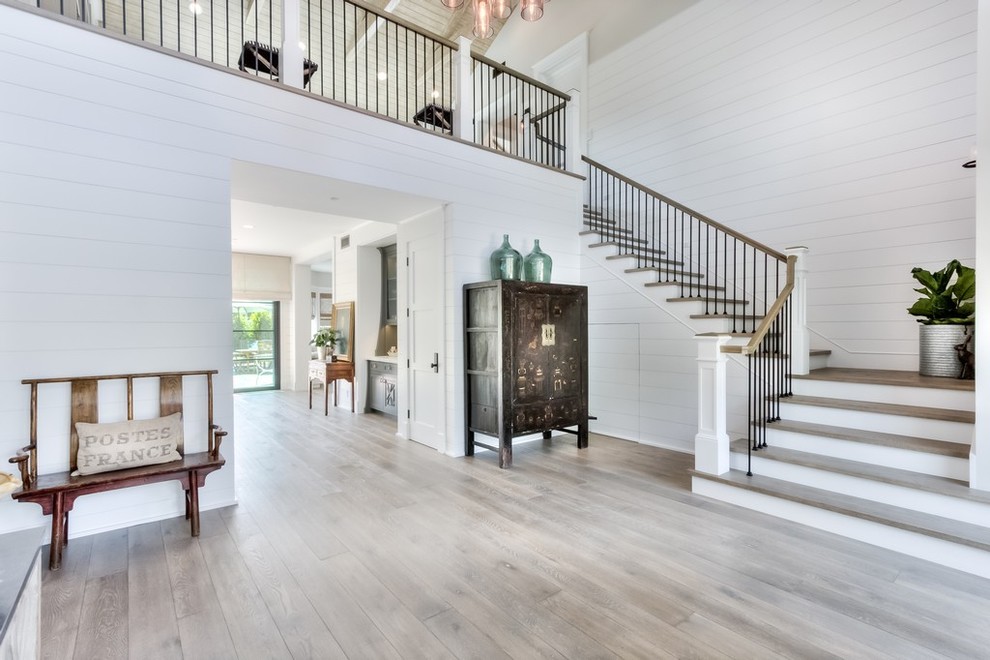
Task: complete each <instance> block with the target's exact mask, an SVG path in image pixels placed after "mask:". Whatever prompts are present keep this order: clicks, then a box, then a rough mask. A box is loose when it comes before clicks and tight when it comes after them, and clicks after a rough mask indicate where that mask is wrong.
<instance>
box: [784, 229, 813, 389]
mask: <svg viewBox="0 0 990 660" xmlns="http://www.w3.org/2000/svg"><path fill="white" fill-rule="evenodd" d="M784 254H786V255H787V256H791V255H794V256H796V257H797V262H796V263H795V264H794V290H793V291H791V373H792V374H794V375H796V376H804V375H807V373H808V372H809V371H810V370H811V355H810V353H811V336H810V335H809V333H808V248H806V247H804V246H803V245H800V246H797V247H790V248H787V249H786V250H784Z"/></svg>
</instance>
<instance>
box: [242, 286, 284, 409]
mask: <svg viewBox="0 0 990 660" xmlns="http://www.w3.org/2000/svg"><path fill="white" fill-rule="evenodd" d="M231 314H232V315H231V321H232V324H233V342H232V343H233V354H232V359H233V366H234V391H235V392H244V391H249V390H265V389H278V355H277V347H278V332H277V330H278V328H277V326H278V303H274V302H242V301H234V303H233V305H232V307H231Z"/></svg>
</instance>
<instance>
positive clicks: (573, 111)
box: [564, 89, 582, 174]
mask: <svg viewBox="0 0 990 660" xmlns="http://www.w3.org/2000/svg"><path fill="white" fill-rule="evenodd" d="M567 93H568V95H569V96H570V97H571V100H570V101H568V102H567V114H566V115H565V116H566V118H567V132H566V134H565V136H564V139H565V144H566V145H567V151H566V154H567V158H566V161H565V163H564V167H565V168H567V171H568V172H574V173H575V174H581V170H582V168H581V92H579V91H578V90H576V89H572V90H570V91H569V92H567Z"/></svg>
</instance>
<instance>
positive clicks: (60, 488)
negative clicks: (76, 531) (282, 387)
mask: <svg viewBox="0 0 990 660" xmlns="http://www.w3.org/2000/svg"><path fill="white" fill-rule="evenodd" d="M216 374H217V371H216V370H213V371H173V372H165V373H142V374H119V375H113V376H82V377H69V378H41V379H27V380H23V381H21V382H22V383H23V384H25V385H30V386H31V444H29V445H28V446H26V447H24V448H23V449H22V450H21V451H19V452H18V454H17V456H15V457H14V458H11V459H10V462H11V463H15V464H16V465H17V467H18V468H19V469H20V473H21V480H22V481H23V482H24V484H23V487H22V489H21V490H20V491H19V492H15V493H12V494H11V497H13V498H14V499H15V500H20V501H23V502H34V503H35V504H40V505H41V510H42V512H43V513H44V514H45V515H51V516H52V538H51V552H50V559H49V563H48V566H49V568H51V569H52V570H55V569H57V568H58V567H59V565H60V564H61V561H62V548H63V547H64V546H66V545H68V542H69V540H68V539H69V512H70V511H71V510H72V506H73V504H74V503H75V501H76V499H77V498H78V497H80V496H82V495H88V494H90V493H102V492H106V491H111V490H117V489H119V488H127V487H130V486H140V485H143V484H151V483H157V482H160V481H173V480H174V481H178V482H179V483H180V484H181V486H182V489H183V490H184V491H185V499H186V518H187V519H188V520H189V521H190V526H191V528H192V535H193V536H199V488H200V487H202V486H203V485H204V484H205V483H206V475H208V474H209V473H211V472H214V471H215V470H219V469H220V468H221V467H223V465H224V462H225V461H224V458H223V456H222V455H221V454H220V443H221V441H222V440H223V438H224V436H226V435H227V432H226V431H224V430H223V429H221V428H220V427H219V426H217V425H216V424H214V423H213V376H215V375H216ZM197 376H205V377H206V389H207V401H206V404H207V428H206V431H207V450H206V451H204V452H199V453H193V454H186V453H184V452H183V446H182V443H181V440H180V442H179V445H178V451H179V453H180V454H182V459H181V460H177V461H172V462H170V463H160V464H157V465H143V466H140V467H132V468H125V469H121V470H115V471H113V472H99V473H97V474H88V475H78V476H73V475H72V472H73V471H74V470H76V467H77V466H76V454H77V451H78V448H79V436H78V434H77V433H76V422H91V423H96V422H99V421H100V419H99V390H100V388H99V383H100V382H101V381H112V380H118V381H119V380H126V381H127V419H128V420H134V419H135V418H134V381H135V380H142V379H157V380H158V389H159V395H158V400H159V401H158V406H159V416H160V417H166V416H168V415H171V414H173V413H177V412H182V403H183V396H182V383H183V379H184V378H186V377H197ZM53 383H62V384H65V383H69V385H70V390H71V425H70V434H69V469H68V470H66V471H64V472H54V473H49V474H42V475H38V390H39V388H40V386H42V385H50V384H53Z"/></svg>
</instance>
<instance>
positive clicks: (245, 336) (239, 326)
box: [233, 302, 275, 352]
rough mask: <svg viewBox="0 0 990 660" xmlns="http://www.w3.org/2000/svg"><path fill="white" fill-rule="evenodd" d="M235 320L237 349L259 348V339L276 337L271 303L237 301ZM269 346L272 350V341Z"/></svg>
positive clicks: (270, 339)
mask: <svg viewBox="0 0 990 660" xmlns="http://www.w3.org/2000/svg"><path fill="white" fill-rule="evenodd" d="M233 322H234V350H235V351H237V350H242V349H251V348H258V345H257V342H258V341H265V340H267V341H268V342H271V341H272V340H273V339H274V337H275V335H274V324H273V320H272V304H271V303H254V302H235V303H234V306H233ZM268 346H269V352H270V350H271V349H270V347H271V343H269V344H268Z"/></svg>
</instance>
